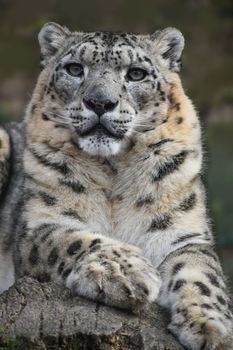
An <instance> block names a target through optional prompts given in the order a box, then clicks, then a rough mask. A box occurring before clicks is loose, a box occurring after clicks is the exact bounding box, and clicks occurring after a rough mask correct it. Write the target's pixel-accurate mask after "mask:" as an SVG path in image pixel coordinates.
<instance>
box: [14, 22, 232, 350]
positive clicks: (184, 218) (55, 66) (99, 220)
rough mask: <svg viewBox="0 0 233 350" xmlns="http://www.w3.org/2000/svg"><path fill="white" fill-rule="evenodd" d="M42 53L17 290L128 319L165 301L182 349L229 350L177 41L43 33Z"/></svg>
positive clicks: (196, 128)
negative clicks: (58, 296) (48, 288)
mask: <svg viewBox="0 0 233 350" xmlns="http://www.w3.org/2000/svg"><path fill="white" fill-rule="evenodd" d="M39 41H40V45H41V52H42V57H43V58H42V64H43V66H44V69H43V70H42V72H41V74H40V76H39V79H38V82H37V86H36V88H35V91H34V93H33V96H32V100H31V102H30V104H29V106H28V109H27V112H26V117H25V122H26V136H27V139H26V147H25V151H24V179H25V181H24V187H23V190H22V198H21V208H22V209H21V212H20V219H19V221H18V225H17V235H16V237H15V242H14V263H15V272H16V278H18V277H19V276H23V275H30V276H34V277H36V278H38V279H39V280H40V281H42V282H43V281H49V280H53V281H55V282H57V283H60V284H64V285H66V286H67V287H69V288H70V289H71V290H72V291H73V293H74V294H79V295H82V296H85V297H87V298H90V299H94V300H99V301H101V302H104V303H106V304H109V305H113V306H118V307H121V308H130V309H135V308H136V307H138V305H144V304H145V303H148V302H153V301H157V302H158V303H159V304H161V305H164V306H165V307H167V308H168V309H169V310H170V311H171V323H170V325H169V329H170V330H171V332H173V334H174V335H175V336H177V337H178V339H179V340H180V342H181V343H182V344H183V345H184V346H185V347H186V348H188V349H192V350H196V349H209V350H210V349H211V350H214V349H215V350H217V349H218V350H220V349H230V348H231V341H232V339H231V335H232V316H231V313H230V309H229V298H228V296H227V293H226V287H225V280H224V276H223V273H222V270H221V266H220V264H219V261H218V258H217V256H216V254H215V253H214V251H213V244H214V242H213V237H212V234H211V229H210V225H209V220H208V218H207V214H206V209H205V191H204V188H203V185H202V182H201V179H200V174H201V166H202V148H201V140H200V125H199V120H198V117H197V114H196V112H195V110H194V107H193V105H192V103H191V102H190V100H189V99H188V97H187V96H186V95H185V93H184V90H183V88H182V85H181V82H180V78H179V75H178V72H179V67H180V57H181V52H182V49H183V46H184V39H183V37H182V35H181V33H180V32H179V31H177V30H176V29H173V28H168V29H165V30H163V31H157V32H156V33H155V34H153V35H144V36H143V35H137V36H136V35H132V34H113V33H102V32H96V33H88V34H86V33H76V32H74V33H71V32H69V31H68V29H66V28H62V27H60V26H59V25H57V24H53V23H49V24H47V25H45V26H44V27H43V28H42V30H41V32H40V34H39ZM135 69H136V70H135ZM132 76H133V78H132ZM138 77H140V79H139V80H138Z"/></svg>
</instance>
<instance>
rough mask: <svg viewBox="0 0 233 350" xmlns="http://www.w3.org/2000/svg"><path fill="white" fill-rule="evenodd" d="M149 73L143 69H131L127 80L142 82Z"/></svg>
mask: <svg viewBox="0 0 233 350" xmlns="http://www.w3.org/2000/svg"><path fill="white" fill-rule="evenodd" d="M147 74H148V73H147V71H146V70H145V69H142V68H130V69H129V70H128V73H127V76H126V77H127V79H128V80H130V81H140V80H143V79H144V78H145V76H146V75H147Z"/></svg>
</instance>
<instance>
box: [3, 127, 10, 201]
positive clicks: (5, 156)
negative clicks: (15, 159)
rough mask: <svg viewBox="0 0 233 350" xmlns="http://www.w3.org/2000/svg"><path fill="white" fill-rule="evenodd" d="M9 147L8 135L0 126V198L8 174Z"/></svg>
mask: <svg viewBox="0 0 233 350" xmlns="http://www.w3.org/2000/svg"><path fill="white" fill-rule="evenodd" d="M10 149H11V147H10V138H9V135H8V133H7V131H6V130H5V129H3V127H0V199H1V195H2V192H3V190H4V187H5V185H6V183H7V180H8V176H9V170H10Z"/></svg>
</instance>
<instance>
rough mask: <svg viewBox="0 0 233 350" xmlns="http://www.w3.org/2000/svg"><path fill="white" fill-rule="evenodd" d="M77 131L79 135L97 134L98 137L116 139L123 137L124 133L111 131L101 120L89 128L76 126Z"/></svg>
mask: <svg viewBox="0 0 233 350" xmlns="http://www.w3.org/2000/svg"><path fill="white" fill-rule="evenodd" d="M75 129H76V132H77V133H78V134H79V136H82V137H85V136H93V135H96V136H98V137H104V136H107V137H111V138H114V139H119V140H120V139H122V138H123V136H124V135H122V134H121V133H115V132H114V131H110V130H109V129H107V127H105V126H104V125H103V124H101V123H100V122H99V123H97V124H95V125H94V126H92V127H91V128H89V129H88V130H83V131H82V130H80V129H79V128H75Z"/></svg>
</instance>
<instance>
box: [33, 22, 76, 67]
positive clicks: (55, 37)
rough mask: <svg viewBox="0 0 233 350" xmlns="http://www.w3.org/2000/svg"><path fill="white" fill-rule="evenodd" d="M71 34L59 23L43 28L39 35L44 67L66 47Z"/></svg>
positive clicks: (51, 23)
mask: <svg viewBox="0 0 233 350" xmlns="http://www.w3.org/2000/svg"><path fill="white" fill-rule="evenodd" d="M70 34H71V33H70V31H69V30H68V29H67V28H65V27H62V26H60V25H59V24H57V23H53V22H49V23H46V24H45V25H44V26H43V27H42V29H41V30H40V32H39V35H38V39H39V44H40V50H41V56H42V58H41V64H42V66H44V65H46V63H48V62H49V60H50V58H51V57H52V56H54V55H55V54H56V53H57V51H58V50H60V49H61V48H62V47H64V46H65V43H66V39H67V38H68V36H69V35H70Z"/></svg>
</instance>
